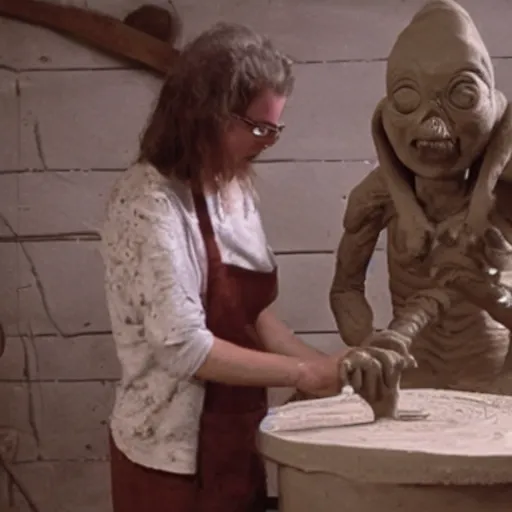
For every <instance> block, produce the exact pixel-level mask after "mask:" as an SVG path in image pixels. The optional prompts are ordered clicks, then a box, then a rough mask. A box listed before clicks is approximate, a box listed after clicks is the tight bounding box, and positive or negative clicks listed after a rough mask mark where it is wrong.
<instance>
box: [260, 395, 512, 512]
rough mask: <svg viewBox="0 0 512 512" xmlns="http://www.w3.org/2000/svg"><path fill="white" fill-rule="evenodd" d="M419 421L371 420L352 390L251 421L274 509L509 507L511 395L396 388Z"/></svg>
mask: <svg viewBox="0 0 512 512" xmlns="http://www.w3.org/2000/svg"><path fill="white" fill-rule="evenodd" d="M415 408H416V409H420V410H423V411H425V412H426V413H428V414H427V415H426V416H425V417H424V419H420V420H418V421H397V420H390V419H382V420H379V421H377V422H375V421H374V419H373V414H372V412H371V409H370V408H369V407H368V405H367V404H365V403H364V402H363V401H362V400H361V399H360V398H359V397H357V396H355V395H342V396H339V397H333V398H328V399H322V400H311V401H305V402H297V403H293V404H288V405H284V406H281V407H277V408H275V409H273V410H271V411H270V412H269V414H268V416H267V417H266V418H265V419H264V420H263V422H262V424H261V425H260V435H259V448H260V450H261V452H262V454H263V455H264V456H265V457H266V458H267V459H269V460H271V461H273V462H274V463H276V464H277V467H278V483H279V500H280V512H313V511H314V512H380V511H386V512H459V511H460V512H482V511H483V510H486V509H488V510H492V511H493V512H510V511H512V397H509V396H497V395H486V394H480V393H464V392H456V391H446V390H445V391H442V390H432V389H418V390H402V391H401V393H400V399H399V410H402V411H411V410H413V409H415Z"/></svg>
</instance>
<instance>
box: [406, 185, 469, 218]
mask: <svg viewBox="0 0 512 512" xmlns="http://www.w3.org/2000/svg"><path fill="white" fill-rule="evenodd" d="M414 189H415V193H416V197H417V198H418V201H419V203H420V205H421V206H422V208H423V210H424V212H425V214H426V215H427V217H428V218H429V219H430V220H432V221H433V222H441V221H443V220H445V219H447V218H448V217H450V216H452V215H455V214H456V213H458V212H460V211H461V210H462V209H463V208H464V207H466V206H467V203H468V201H469V185H468V179H467V176H461V177H460V178H454V179H451V180H432V179H427V178H422V177H420V176H415V178H414Z"/></svg>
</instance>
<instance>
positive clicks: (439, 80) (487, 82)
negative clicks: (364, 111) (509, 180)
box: [372, 0, 512, 261]
mask: <svg viewBox="0 0 512 512" xmlns="http://www.w3.org/2000/svg"><path fill="white" fill-rule="evenodd" d="M386 89H387V91H386V97H385V98H384V99H383V100H381V102H380V103H379V104H378V106H377V108H376V111H375V113H374V117H373V120H372V135H373V138H374V143H375V146H376V150H377V155H378V158H379V163H380V167H381V170H382V172H383V174H384V176H385V179H386V182H387V185H388V188H389V193H390V195H391V197H392V199H393V201H394V203H395V205H396V206H397V214H398V216H399V224H400V228H401V229H402V230H403V231H404V232H405V236H404V240H405V241H406V242H405V245H406V251H405V252H406V254H404V261H406V260H412V259H414V258H417V257H422V256H423V255H424V253H425V251H428V245H429V244H428V243H427V242H428V240H429V238H430V234H431V233H432V231H433V228H432V224H431V221H430V220H429V219H428V218H427V217H426V215H425V214H424V212H423V210H422V208H421V207H420V205H419V204H418V202H417V201H416V198H415V197H414V192H413V188H412V185H413V182H414V177H415V176H419V177H421V178H426V179H432V180H450V179H460V177H461V176H467V178H468V180H474V183H473V186H474V188H473V192H472V194H473V198H472V200H471V202H470V207H469V211H468V215H467V217H466V226H465V227H467V224H468V222H469V223H470V224H471V226H469V227H470V229H472V230H473V231H475V232H478V231H479V230H480V229H481V228H482V226H483V224H484V223H485V221H486V220H487V215H488V213H489V211H490V209H491V208H492V189H493V188H494V185H495V184H496V181H497V180H498V177H499V175H500V174H501V173H502V172H503V169H504V167H505V165H506V163H507V162H508V160H509V158H510V156H511V151H512V149H511V148H512V139H510V138H509V136H510V135H511V130H512V128H511V126H512V117H511V115H510V113H509V111H508V105H507V100H506V98H505V97H504V96H503V94H502V93H501V92H500V91H498V90H497V89H496V88H495V81H494V70H493V66H492V62H491V58H490V56H489V53H488V51H487V49H486V47H485V45H484V43H483V41H482V39H481V37H480V35H479V33H478V31H477V29H476V27H475V25H474V24H473V22H472V20H471V18H470V16H469V14H468V13H467V12H466V11H465V10H464V9H463V8H462V7H460V6H459V5H458V4H457V3H455V2H454V1H452V0H434V1H431V2H429V3H427V4H426V5H425V6H424V7H423V8H422V9H421V10H420V11H419V12H418V13H417V14H416V15H415V16H414V17H413V19H412V20H411V22H410V24H409V25H408V26H407V27H406V28H405V29H404V30H403V31H402V33H401V34H400V35H399V37H398V39H397V41H396V43H395V45H394V46H393V48H392V50H391V54H390V56H389V59H388V65H387V76H386ZM486 199H487V201H486V202H485V204H482V201H485V200H486ZM475 202H476V203H478V204H475ZM398 204H400V207H398ZM477 234H481V233H477Z"/></svg>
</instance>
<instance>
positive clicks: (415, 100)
mask: <svg viewBox="0 0 512 512" xmlns="http://www.w3.org/2000/svg"><path fill="white" fill-rule="evenodd" d="M420 103H421V96H420V94H419V92H418V91H416V90H415V89H413V88H412V87H411V86H410V85H404V86H402V87H399V88H398V89H395V91H394V92H393V104H394V106H395V108H396V109H397V110H398V112H400V113H401V114H410V113H411V112H414V111H415V110H416V109H417V108H418V107H419V106H420Z"/></svg>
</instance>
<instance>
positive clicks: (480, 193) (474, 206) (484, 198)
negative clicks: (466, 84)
mask: <svg viewBox="0 0 512 512" xmlns="http://www.w3.org/2000/svg"><path fill="white" fill-rule="evenodd" d="M496 103H497V105H496V114H497V115H496V118H497V119H498V121H497V123H496V128H495V129H494V131H493V133H492V135H491V139H490V141H489V143H488V144H487V148H486V150H485V153H484V156H483V160H482V165H481V167H480V171H479V173H478V176H477V178H476V182H475V186H474V189H473V193H472V195H471V201H470V203H469V208H468V214H467V217H466V228H467V230H468V232H470V233H473V234H474V235H476V236H479V237H480V236H483V234H484V232H485V230H486V228H487V226H488V217H489V214H490V212H491V210H492V208H493V206H494V189H495V187H496V184H497V183H498V180H499V179H500V178H501V179H503V180H505V181H508V182H512V162H511V157H512V107H511V105H510V103H509V102H508V101H507V99H506V98H505V96H504V95H503V93H501V92H500V91H497V92H496Z"/></svg>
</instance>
